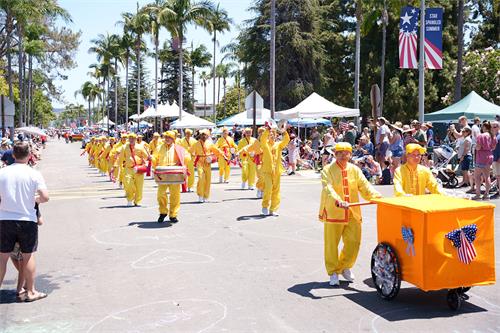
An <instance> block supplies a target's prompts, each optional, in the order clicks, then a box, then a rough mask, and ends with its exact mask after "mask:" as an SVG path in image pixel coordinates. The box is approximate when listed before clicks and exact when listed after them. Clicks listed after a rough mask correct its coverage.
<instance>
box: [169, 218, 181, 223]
mask: <svg viewBox="0 0 500 333" xmlns="http://www.w3.org/2000/svg"><path fill="white" fill-rule="evenodd" d="M170 222H171V223H177V222H179V220H178V219H177V217H170Z"/></svg>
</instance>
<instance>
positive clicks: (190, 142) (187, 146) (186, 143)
mask: <svg viewBox="0 0 500 333" xmlns="http://www.w3.org/2000/svg"><path fill="white" fill-rule="evenodd" d="M197 142H198V141H197V140H196V139H195V138H193V137H190V138H189V139H188V138H187V137H184V138H182V139H180V140H179V143H178V145H180V146H182V148H184V150H185V151H186V160H187V161H190V160H191V155H192V150H193V147H194V145H195V144H196V143H197Z"/></svg>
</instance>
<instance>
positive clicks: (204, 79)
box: [200, 71, 212, 117]
mask: <svg viewBox="0 0 500 333" xmlns="http://www.w3.org/2000/svg"><path fill="white" fill-rule="evenodd" d="M211 77H212V76H211V75H210V73H207V72H205V71H203V72H201V74H200V80H201V85H202V86H203V116H204V117H206V116H207V82H208V81H210V78H211Z"/></svg>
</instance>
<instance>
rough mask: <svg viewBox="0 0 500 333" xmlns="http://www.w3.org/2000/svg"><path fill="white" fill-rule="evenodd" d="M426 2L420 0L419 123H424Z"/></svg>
mask: <svg viewBox="0 0 500 333" xmlns="http://www.w3.org/2000/svg"><path fill="white" fill-rule="evenodd" d="M424 47H425V0H420V57H419V62H418V121H419V122H420V123H422V122H423V121H424V102H425V91H424V80H425V50H424Z"/></svg>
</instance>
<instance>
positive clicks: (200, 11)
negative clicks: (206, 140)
mask: <svg viewBox="0 0 500 333" xmlns="http://www.w3.org/2000/svg"><path fill="white" fill-rule="evenodd" d="M213 12H214V10H213V4H212V2H211V1H208V0H202V1H200V2H191V0H167V3H166V6H165V8H164V10H163V11H162V12H161V13H160V19H161V22H162V23H163V25H164V26H165V27H166V28H167V30H168V31H169V32H170V34H171V35H172V37H173V38H174V39H175V40H176V41H177V42H178V45H179V119H182V109H183V94H184V91H183V90H184V89H183V84H184V82H183V71H182V69H183V57H184V52H183V47H182V45H183V43H184V36H185V34H186V28H187V25H189V24H194V25H195V26H200V27H203V28H206V29H208V28H209V23H208V21H209V20H210V19H211V18H212V16H213Z"/></svg>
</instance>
